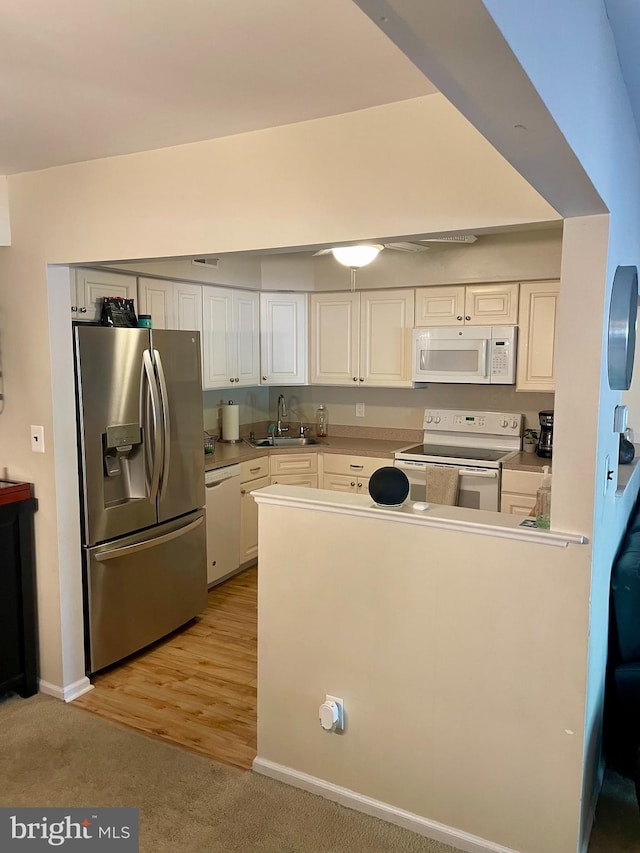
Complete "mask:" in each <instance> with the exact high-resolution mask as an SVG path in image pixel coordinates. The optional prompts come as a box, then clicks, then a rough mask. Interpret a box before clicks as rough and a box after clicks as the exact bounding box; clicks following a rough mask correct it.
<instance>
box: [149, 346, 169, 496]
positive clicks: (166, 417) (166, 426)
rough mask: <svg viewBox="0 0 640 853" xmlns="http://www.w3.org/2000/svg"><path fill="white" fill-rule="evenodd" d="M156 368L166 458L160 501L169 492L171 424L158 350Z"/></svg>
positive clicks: (155, 354) (167, 396) (163, 464)
mask: <svg viewBox="0 0 640 853" xmlns="http://www.w3.org/2000/svg"><path fill="white" fill-rule="evenodd" d="M153 356H154V358H155V362H156V367H157V368H158V380H159V382H160V397H161V402H162V423H163V427H164V454H163V456H164V458H163V460H162V477H161V479H160V500H162V499H163V498H164V496H165V494H166V492H167V484H168V483H169V463H170V461H171V424H170V421H169V395H168V394H167V381H166V379H165V376H164V368H163V367H162V359H161V358H160V353H159V352H158V350H157V349H154V351H153Z"/></svg>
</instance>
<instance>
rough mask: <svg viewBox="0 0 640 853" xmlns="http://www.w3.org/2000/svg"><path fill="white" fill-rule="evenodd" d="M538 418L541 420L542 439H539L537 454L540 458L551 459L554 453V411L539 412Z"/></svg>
mask: <svg viewBox="0 0 640 853" xmlns="http://www.w3.org/2000/svg"><path fill="white" fill-rule="evenodd" d="M538 417H539V418H540V437H539V438H538V446H537V447H536V453H537V454H538V456H544V457H545V459H551V454H552V451H553V409H545V411H543V412H538Z"/></svg>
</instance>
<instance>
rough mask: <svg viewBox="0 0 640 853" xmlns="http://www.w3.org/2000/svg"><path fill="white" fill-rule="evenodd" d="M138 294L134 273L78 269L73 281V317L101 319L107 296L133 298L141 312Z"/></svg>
mask: <svg viewBox="0 0 640 853" xmlns="http://www.w3.org/2000/svg"><path fill="white" fill-rule="evenodd" d="M137 295H138V289H137V286H136V277H135V276H133V275H125V274H123V273H117V272H108V271H106V270H88V269H77V270H75V276H74V277H73V278H72V282H71V294H70V296H71V319H72V320H87V321H91V322H96V321H98V320H100V315H101V314H102V300H103V299H104V297H105V296H107V297H108V296H119V297H122V298H123V299H133V300H134V304H135V305H136V312H139V308H138V305H137V301H136V300H137ZM143 313H144V312H143Z"/></svg>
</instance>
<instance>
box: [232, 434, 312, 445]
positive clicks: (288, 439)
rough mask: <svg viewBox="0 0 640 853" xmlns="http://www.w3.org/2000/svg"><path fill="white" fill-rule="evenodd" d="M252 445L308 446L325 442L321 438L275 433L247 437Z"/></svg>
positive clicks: (248, 442) (247, 440)
mask: <svg viewBox="0 0 640 853" xmlns="http://www.w3.org/2000/svg"><path fill="white" fill-rule="evenodd" d="M245 441H246V442H247V444H250V445H251V446H252V447H307V446H308V445H310V444H323V443H324V442H322V441H321V440H320V439H319V438H306V437H305V438H302V437H298V436H295V435H291V436H290V435H275V436H267V438H253V439H250V438H247V439H245Z"/></svg>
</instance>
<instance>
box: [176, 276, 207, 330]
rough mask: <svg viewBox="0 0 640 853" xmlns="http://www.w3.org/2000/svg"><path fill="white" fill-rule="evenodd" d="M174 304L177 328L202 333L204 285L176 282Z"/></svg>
mask: <svg viewBox="0 0 640 853" xmlns="http://www.w3.org/2000/svg"><path fill="white" fill-rule="evenodd" d="M173 305H174V310H175V317H176V326H175V328H176V329H182V330H183V331H185V332H200V333H201V334H202V287H201V286H200V285H199V284H183V283H182V282H176V283H175V284H174V298H173Z"/></svg>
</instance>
